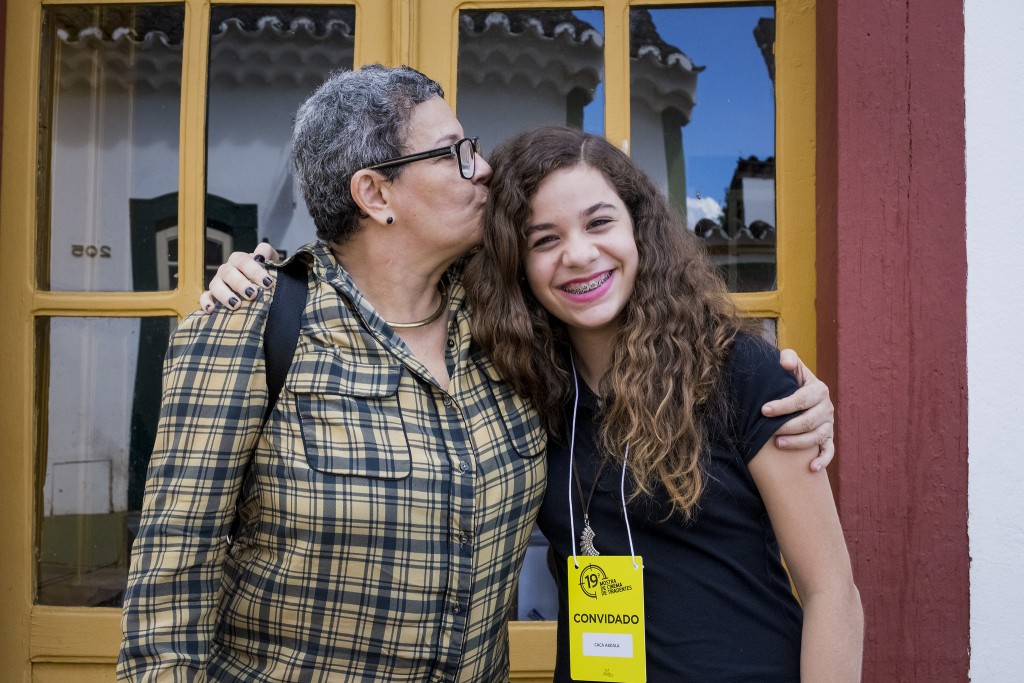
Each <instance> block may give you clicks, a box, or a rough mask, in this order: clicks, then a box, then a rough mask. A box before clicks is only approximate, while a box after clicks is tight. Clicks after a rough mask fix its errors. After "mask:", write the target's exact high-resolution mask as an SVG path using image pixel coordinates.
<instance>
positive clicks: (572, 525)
mask: <svg viewBox="0 0 1024 683" xmlns="http://www.w3.org/2000/svg"><path fill="white" fill-rule="evenodd" d="M569 362H570V363H571V364H572V388H573V399H572V432H571V434H570V436H569V533H570V534H572V563H573V565H574V566H575V567H576V569H579V568H580V563H579V560H578V559H577V558H576V519H575V517H574V515H573V513H572V473H573V469H572V468H573V458H574V457H575V452H576V412H577V411H576V409H577V408H578V407H579V403H580V384H579V379H577V376H576V360H575V358H574V357H573V354H572V353H570V354H569ZM628 460H629V444H628V443H627V444H626V454H625V455H624V456H623V458H622V478H621V479H620V481H619V496H620V497H621V499H622V518H623V519H624V520H625V521H626V536H627V537H628V538H629V555H630V557H631V558H633V569H639V568H640V567H639V566H638V565H637V563H636V551H635V550H634V549H633V532H632V530H630V528H629V514H628V513H627V512H626V462H627V461H628Z"/></svg>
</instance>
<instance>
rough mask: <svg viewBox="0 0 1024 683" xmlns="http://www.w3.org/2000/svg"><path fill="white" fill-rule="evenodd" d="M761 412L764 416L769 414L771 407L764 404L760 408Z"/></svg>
mask: <svg viewBox="0 0 1024 683" xmlns="http://www.w3.org/2000/svg"><path fill="white" fill-rule="evenodd" d="M761 413H762V414H763V415H765V416H769V415H771V414H772V409H771V407H770V406H764V407H763V408H761Z"/></svg>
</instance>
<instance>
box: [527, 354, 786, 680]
mask: <svg viewBox="0 0 1024 683" xmlns="http://www.w3.org/2000/svg"><path fill="white" fill-rule="evenodd" d="M723 382H724V385H723V386H724V391H725V394H726V396H725V397H726V402H727V404H728V406H729V415H728V417H727V420H725V421H722V425H721V426H718V427H709V428H708V430H709V434H708V438H707V442H708V443H707V444H706V447H705V454H704V457H705V460H704V468H705V472H706V474H707V477H706V479H705V482H706V484H705V489H704V492H703V494H702V496H701V499H700V503H699V508H698V511H697V514H696V517H695V519H694V521H692V522H690V523H688V524H687V523H684V522H683V521H682V519H681V518H680V517H679V516H678V515H674V516H673V517H671V518H669V519H668V520H667V521H663V520H665V514H666V511H667V510H668V509H669V505H668V500H667V496H666V495H665V494H664V493H663V492H662V493H661V494H660V495H658V496H656V497H655V498H654V499H652V498H644V497H641V498H638V499H636V500H635V501H633V502H632V503H630V504H629V505H628V506H627V510H628V514H629V524H630V529H631V531H632V535H633V544H634V548H635V550H636V553H637V554H638V555H640V556H642V557H643V562H644V612H645V616H646V639H647V680H648V681H652V682H655V683H660V682H662V681H665V682H672V683H675V682H677V681H790V680H792V681H797V680H799V678H800V635H801V627H802V622H803V613H802V611H801V609H800V605H799V603H798V602H797V601H796V599H795V598H794V597H793V594H792V592H791V590H790V584H789V579H788V576H787V574H786V572H785V570H784V568H783V566H782V563H781V561H780V559H779V547H778V543H777V541H776V539H775V533H774V531H773V529H772V526H771V522H770V521H769V519H768V513H767V511H766V510H765V507H764V503H763V501H762V500H761V496H760V495H759V494H758V491H757V487H756V485H755V484H754V481H753V479H752V478H751V476H750V473H749V471H748V469H747V463H748V462H750V460H751V459H752V458H753V457H754V456H755V455H757V453H758V451H760V449H761V447H762V446H764V444H765V443H767V441H768V439H770V438H771V437H772V435H773V434H774V433H775V431H776V430H777V429H778V428H779V427H780V426H781V425H782V424H783V423H784V422H785V421H786V420H787V419H788V418H789V416H784V417H773V418H766V417H763V416H762V415H761V406H762V405H763V404H764V403H766V402H768V401H770V400H773V399H776V398H781V397H784V396H788V395H790V394H792V393H793V392H794V391H795V390H796V388H797V383H796V380H795V379H794V377H793V376H792V375H791V374H789V373H788V372H786V371H785V370H783V369H782V367H781V366H780V365H779V356H778V351H777V350H776V349H775V348H773V347H772V346H770V345H768V344H767V343H765V342H763V341H761V340H759V339H756V338H754V337H751V336H749V335H740V336H739V337H737V340H736V343H735V345H734V348H733V352H732V354H731V357H730V359H729V361H728V362H727V364H726V366H725V368H724V374H723ZM579 386H580V396H579V407H578V413H577V423H576V446H575V455H574V457H575V460H576V464H577V467H578V469H579V472H580V479H581V483H582V489H583V493H584V495H588V494H589V492H590V490H591V485H592V483H593V481H594V476H595V474H596V473H597V467H598V464H599V460H598V459H597V457H596V456H597V450H596V447H595V442H596V436H597V434H596V431H597V424H596V423H595V412H596V410H597V408H598V402H597V398H596V397H595V396H594V394H593V393H592V392H591V391H590V390H589V389H588V388H587V387H586V385H585V384H584V383H583V381H582V380H581V381H580V382H579ZM566 424H567V425H569V426H570V427H571V425H572V404H571V402H570V404H569V405H568V406H567V409H566ZM618 459H619V460H620V461H621V454H620V455H619V458H618ZM621 473H622V469H621V467H611V466H608V467H605V468H604V472H603V473H602V474H601V478H600V480H599V481H598V484H597V489H596V491H595V493H594V496H593V499H592V500H591V502H590V510H589V514H590V525H591V527H592V529H593V531H594V533H595V534H596V538H595V540H594V545H595V546H596V548H597V549H598V551H599V552H600V553H601V554H602V555H629V541H628V538H627V534H626V526H625V523H624V521H623V517H622V502H621V497H620V492H619V485H620V484H619V481H620V477H621ZM569 476H570V470H569V439H568V438H564V439H562V440H561V443H559V442H553V443H551V444H550V446H549V451H548V485H547V493H546V495H545V498H544V503H543V505H542V506H541V509H540V516H539V518H538V523H539V525H540V527H541V530H542V531H543V532H544V535H545V536H547V538H548V540H549V541H550V542H551V545H552V548H553V551H554V555H555V558H554V559H555V569H556V572H557V577H556V578H557V581H558V586H559V588H558V590H559V612H558V662H557V665H556V669H555V681H556V682H562V681H571V680H572V679H571V678H570V677H569V661H568V652H569V647H568V634H569V631H568V622H567V614H568V604H567V595H566V588H565V586H566V581H567V577H566V558H567V557H569V556H571V555H572V545H571V540H572V539H571V537H570V536H571V533H570V527H569V502H568V495H569ZM626 486H627V488H626V495H627V498H628V495H629V491H630V488H629V482H628V479H627V485H626ZM572 491H573V493H572V495H573V515H574V516H575V520H576V534H577V541H576V552H577V553H579V552H580V549H579V534H580V532H581V530H582V528H583V510H582V507H583V506H582V502H581V500H580V495H579V492H578V491H577V488H576V485H575V484H573V488H572Z"/></svg>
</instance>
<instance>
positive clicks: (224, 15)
mask: <svg viewBox="0 0 1024 683" xmlns="http://www.w3.org/2000/svg"><path fill="white" fill-rule="evenodd" d="M93 10H94V7H92V6H90V7H76V6H63V7H62V6H53V5H51V6H50V7H48V8H47V14H48V15H49V16H52V17H53V24H54V27H55V28H57V29H58V30H59V31H60V34H61V35H62V36H63V37H64V38H65V40H66V41H67V42H72V43H73V42H77V41H78V40H79V34H80V33H86V34H88V35H90V36H92V37H99V38H101V39H105V40H115V39H116V38H117V37H118V36H122V35H129V36H131V37H132V38H133V39H134V40H136V41H137V42H144V41H146V40H147V39H148V40H150V41H152V40H153V39H154V34H155V35H159V36H160V38H159V40H160V41H161V42H163V43H166V44H167V45H181V41H182V37H183V31H184V18H185V14H184V10H183V8H182V7H181V6H180V5H143V6H139V5H136V6H132V7H127V6H124V5H106V6H103V7H102V11H101V12H100V13H99V14H98V15H97V14H95V13H94V12H93ZM211 17H212V21H211V32H212V33H213V35H215V36H216V35H219V34H221V33H224V32H226V31H228V30H229V28H228V26H227V24H226V20H228V19H233V20H234V22H232V23H235V24H237V27H238V28H239V29H241V30H243V31H245V32H249V33H258V32H259V31H261V30H262V29H264V28H265V27H266V26H268V25H271V26H273V27H274V28H276V29H277V30H288V29H294V28H298V27H301V28H302V30H304V31H306V32H307V33H309V34H310V35H312V36H316V37H320V36H324V35H327V34H330V33H336V32H339V30H340V31H342V32H344V33H347V34H348V35H351V34H352V32H353V31H352V27H353V26H355V9H354V8H353V7H351V6H341V7H334V6H328V5H316V6H313V7H309V6H306V7H281V6H277V7H272V8H271V7H261V6H259V5H252V6H247V5H230V6H219V7H218V6H216V5H214V7H213V10H212V14H211Z"/></svg>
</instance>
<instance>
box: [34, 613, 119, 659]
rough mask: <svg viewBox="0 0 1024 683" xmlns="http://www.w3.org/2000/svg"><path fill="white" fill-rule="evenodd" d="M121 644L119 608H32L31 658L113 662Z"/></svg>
mask: <svg viewBox="0 0 1024 683" xmlns="http://www.w3.org/2000/svg"><path fill="white" fill-rule="evenodd" d="M120 645H121V610H118V609H111V608H109V607H46V606H43V605H36V606H35V607H34V608H33V609H32V650H31V653H32V661H33V662H79V663H92V664H114V663H115V662H116V661H117V651H118V648H119V647H120Z"/></svg>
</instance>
